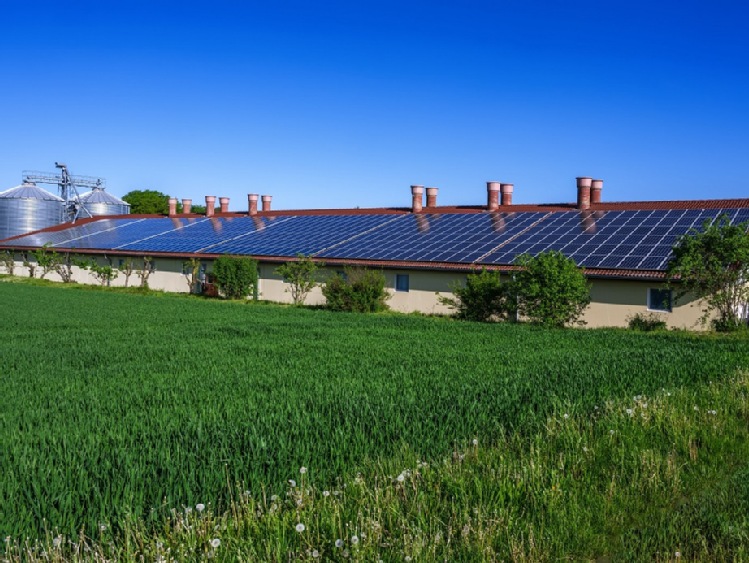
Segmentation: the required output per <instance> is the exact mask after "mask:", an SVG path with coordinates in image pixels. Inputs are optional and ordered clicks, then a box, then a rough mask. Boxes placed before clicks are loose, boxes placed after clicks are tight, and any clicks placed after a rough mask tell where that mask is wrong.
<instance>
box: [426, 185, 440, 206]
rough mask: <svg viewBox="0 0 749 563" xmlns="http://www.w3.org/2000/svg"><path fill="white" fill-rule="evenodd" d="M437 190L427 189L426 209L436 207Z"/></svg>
mask: <svg viewBox="0 0 749 563" xmlns="http://www.w3.org/2000/svg"><path fill="white" fill-rule="evenodd" d="M438 191H439V190H438V188H427V207H437V192H438Z"/></svg>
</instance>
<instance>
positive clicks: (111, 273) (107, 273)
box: [89, 261, 117, 286]
mask: <svg viewBox="0 0 749 563" xmlns="http://www.w3.org/2000/svg"><path fill="white" fill-rule="evenodd" d="M89 270H91V272H90V274H91V275H92V276H94V278H96V280H97V281H98V282H99V284H100V285H102V286H105V285H106V286H108V285H109V284H110V283H111V282H112V280H113V279H115V278H116V277H117V270H116V269H115V268H113V267H112V266H111V264H105V265H103V266H100V265H99V264H98V263H97V262H96V261H92V262H91V264H90V265H89Z"/></svg>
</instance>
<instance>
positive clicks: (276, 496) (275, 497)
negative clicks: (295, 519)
mask: <svg viewBox="0 0 749 563" xmlns="http://www.w3.org/2000/svg"><path fill="white" fill-rule="evenodd" d="M270 500H271V502H276V501H277V500H278V495H271V496H270Z"/></svg>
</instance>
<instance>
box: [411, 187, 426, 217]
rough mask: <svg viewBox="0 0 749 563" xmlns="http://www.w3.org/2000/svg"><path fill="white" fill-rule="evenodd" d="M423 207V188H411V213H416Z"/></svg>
mask: <svg viewBox="0 0 749 563" xmlns="http://www.w3.org/2000/svg"><path fill="white" fill-rule="evenodd" d="M423 206H424V186H411V211H413V212H414V213H418V212H419V211H421V208H422V207H423Z"/></svg>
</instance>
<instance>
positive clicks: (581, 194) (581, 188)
mask: <svg viewBox="0 0 749 563" xmlns="http://www.w3.org/2000/svg"><path fill="white" fill-rule="evenodd" d="M592 182H593V179H592V178H588V177H585V176H583V177H578V178H577V208H578V209H590V184H591V183H592Z"/></svg>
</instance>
